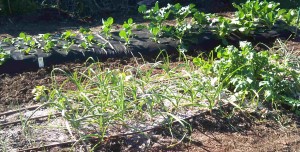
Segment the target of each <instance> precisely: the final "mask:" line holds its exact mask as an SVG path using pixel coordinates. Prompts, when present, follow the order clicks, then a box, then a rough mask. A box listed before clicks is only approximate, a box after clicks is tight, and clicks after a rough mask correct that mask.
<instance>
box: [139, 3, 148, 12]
mask: <svg viewBox="0 0 300 152" xmlns="http://www.w3.org/2000/svg"><path fill="white" fill-rule="evenodd" d="M138 11H139V12H140V13H142V14H144V13H145V12H146V11H147V6H146V5H141V6H139V8H138Z"/></svg>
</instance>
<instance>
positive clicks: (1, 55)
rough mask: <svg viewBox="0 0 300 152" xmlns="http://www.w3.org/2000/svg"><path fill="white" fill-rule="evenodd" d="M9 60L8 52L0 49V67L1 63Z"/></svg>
mask: <svg viewBox="0 0 300 152" xmlns="http://www.w3.org/2000/svg"><path fill="white" fill-rule="evenodd" d="M9 58H10V54H8V52H6V51H4V49H3V48H1V47H0V65H3V63H4V62H6V61H7V59H9Z"/></svg>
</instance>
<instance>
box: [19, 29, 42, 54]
mask: <svg viewBox="0 0 300 152" xmlns="http://www.w3.org/2000/svg"><path fill="white" fill-rule="evenodd" d="M18 39H20V40H23V42H24V44H25V46H27V48H21V51H22V52H24V53H25V54H29V53H30V51H31V50H32V49H34V48H37V47H38V46H37V44H38V42H37V40H36V39H35V38H34V37H32V36H30V35H27V34H25V33H24V32H21V33H20V34H19V37H18ZM17 47H18V48H20V46H17Z"/></svg>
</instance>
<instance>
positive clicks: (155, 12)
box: [138, 1, 172, 42]
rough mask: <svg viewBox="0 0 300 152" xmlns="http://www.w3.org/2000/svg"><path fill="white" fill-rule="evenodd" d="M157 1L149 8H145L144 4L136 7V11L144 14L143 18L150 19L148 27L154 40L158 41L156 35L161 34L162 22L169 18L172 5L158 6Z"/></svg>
mask: <svg viewBox="0 0 300 152" xmlns="http://www.w3.org/2000/svg"><path fill="white" fill-rule="evenodd" d="M158 3H159V2H158V1H157V2H156V3H155V5H154V7H152V8H151V9H149V10H147V7H146V5H141V6H139V8H138V11H139V12H140V13H142V14H143V15H144V19H148V20H150V21H151V22H150V24H149V25H148V29H149V31H150V33H151V34H152V35H153V39H154V41H155V42H158V37H159V36H161V35H162V34H163V29H164V28H165V26H164V25H163V22H164V21H166V20H167V19H168V18H169V15H170V13H171V7H172V5H168V6H166V7H162V8H159V4H158Z"/></svg>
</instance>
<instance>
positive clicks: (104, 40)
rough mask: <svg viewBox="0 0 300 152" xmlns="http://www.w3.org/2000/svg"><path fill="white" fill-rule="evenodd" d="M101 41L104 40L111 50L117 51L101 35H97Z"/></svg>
mask: <svg viewBox="0 0 300 152" xmlns="http://www.w3.org/2000/svg"><path fill="white" fill-rule="evenodd" d="M96 36H98V37H99V38H100V39H101V40H103V41H104V42H105V43H108V45H109V46H110V48H111V49H113V50H116V49H115V48H114V47H113V46H112V45H111V43H110V42H109V41H107V40H106V39H105V38H103V37H102V36H101V35H100V34H96Z"/></svg>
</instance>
